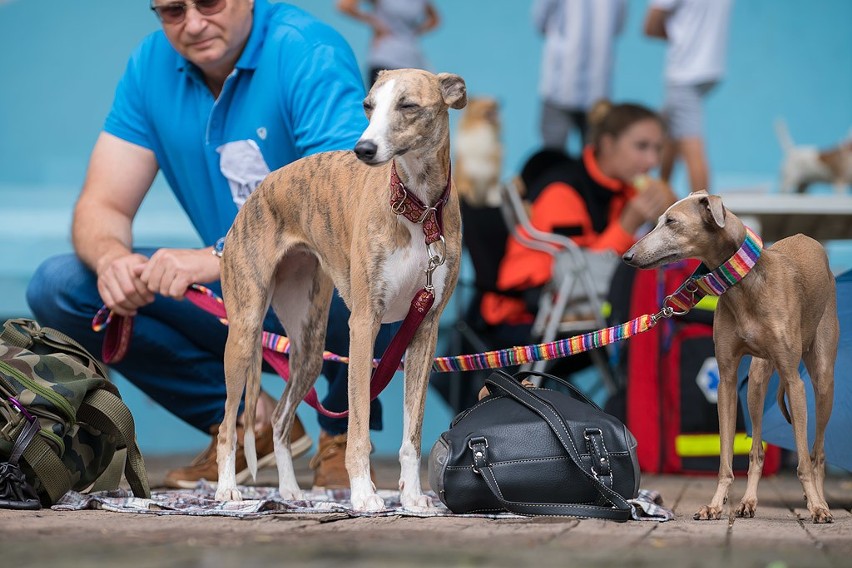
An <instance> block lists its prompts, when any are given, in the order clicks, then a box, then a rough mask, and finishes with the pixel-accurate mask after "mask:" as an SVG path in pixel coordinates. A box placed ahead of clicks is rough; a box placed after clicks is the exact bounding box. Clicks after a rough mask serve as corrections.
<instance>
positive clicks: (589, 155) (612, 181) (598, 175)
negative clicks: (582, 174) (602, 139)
mask: <svg viewBox="0 0 852 568" xmlns="http://www.w3.org/2000/svg"><path fill="white" fill-rule="evenodd" d="M583 165H584V166H585V167H586V171H587V172H589V175H590V176H591V177H592V179H593V180H594V181H595V183H597V184H599V185H601V186H603V187H605V188H607V189H609V190H610V191H621V190H622V189H624V187H625V185H626V184H625V183H624V182H623V181H621V180H619V179H616V178H614V177H610V176H608V175H606V174H605V173H603V172H602V171H601V168H600V166H599V165H598V161H597V160H596V159H595V151H594V149H593V148H592V146H591V145H589V146H586V147H585V148H583Z"/></svg>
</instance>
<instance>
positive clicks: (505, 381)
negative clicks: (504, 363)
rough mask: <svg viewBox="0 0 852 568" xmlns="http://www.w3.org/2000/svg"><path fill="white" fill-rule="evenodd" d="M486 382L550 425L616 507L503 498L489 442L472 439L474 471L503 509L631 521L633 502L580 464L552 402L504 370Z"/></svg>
mask: <svg viewBox="0 0 852 568" xmlns="http://www.w3.org/2000/svg"><path fill="white" fill-rule="evenodd" d="M485 382H486V383H490V384H492V385H494V386H495V387H497V389H499V390H500V391H502V392H503V393H504V394H506V395H508V396H509V397H510V398H512V399H513V400H515V401H516V402H518V403H520V404H522V405H524V406H526V407H527V408H529V409H530V410H532V411H533V412H535V413H536V414H538V415H539V416H540V417H541V418H542V419H543V420H544V421H545V423H547V424H548V426H550V429H551V430H552V431H553V433H554V434H555V435H556V438H557V439H558V440H559V442H560V444H561V445H562V447H563V448H564V449H565V451H566V452H568V456H569V457H570V458H571V461H573V462H574V465H576V466H577V468H578V469H579V470H580V471H581V472H582V473H583V475H585V476H586V477H587V478H588V479H589V480H590V481H591V482H592V484H593V485H594V486H595V487H596V488H597V490H598V491H599V492H600V494H601V495H602V496H603V497H604V498H605V499H606V500H607V501H609V502H610V503H612V505H613V507H602V506H599V505H580V504H570V503H521V502H517V501H509V500H507V499H505V498H504V497H503V493H502V491H500V486H499V485H498V483H497V479H496V478H495V477H494V472H493V471H492V469H491V466H490V464H489V463H488V440H486V439H485V438H483V437H478V438H472V439H471V440H470V441H469V442H468V446H469V447H470V449H471V450H472V452H473V456H474V470H475V471H477V472H479V473H480V474H481V475H482V478H483V480H484V481H485V484H486V486H487V487H488V489H489V490H490V491H491V492H492V493H493V494H494V496H495V497H496V498H497V500H498V501H499V502H500V504H501V505H502V506H503V507H505V508H506V509H507V510H508V511H512V512H513V513H520V514H525V515H573V516H577V517H595V518H601V519H611V520H616V521H626V520H628V519H630V517H631V512H632V507H631V506H630V503H628V502H627V500H626V499H625V498H624V497H622V496H621V495H619V494H618V493H617V492H616V491H614V490H613V489H611V488H609V487H607V486H606V485H604V484H603V482H601V480H600V479H599V478H598V477H597V476H596V475H594V474H593V473H591V472H589V471H587V470H586V468H585V467H584V466H583V464H582V462H581V461H580V455H579V452H578V451H577V448H576V445H575V444H574V438H573V437H572V436H571V432H570V431H569V430H568V428H567V427H566V426H565V423H564V421H563V420H562V417H561V416H560V415H559V413H558V412H557V411H556V409H554V408H553V406H552V405H551V404H550V403H549V402H547V401H545V400H543V399H542V398H541V397H539V396H537V395H536V394H535V393H534V392H533V391H531V390H530V389H527V388H526V387H523V386H521V385H520V384H519V383H518V382H517V381H516V380H515V379H514V378H512V377H511V376H509V375H507V374H506V373H504V372H502V371H497V372H495V373H493V374H492V375H491V376H490V377H488V378H487V379H486V380H485Z"/></svg>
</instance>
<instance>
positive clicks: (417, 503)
mask: <svg viewBox="0 0 852 568" xmlns="http://www.w3.org/2000/svg"><path fill="white" fill-rule="evenodd" d="M400 502H401V503H402V507H403V508H404V509H407V510H409V511H414V512H418V513H426V512H428V511H431V510H433V509H434V508H435V505H433V504H432V500H431V499H430V498H429V497H428V496H426V495H423V494H422V493H420V494H417V495H413V494H412V495H408V494H405V493H403V494H402V495H400Z"/></svg>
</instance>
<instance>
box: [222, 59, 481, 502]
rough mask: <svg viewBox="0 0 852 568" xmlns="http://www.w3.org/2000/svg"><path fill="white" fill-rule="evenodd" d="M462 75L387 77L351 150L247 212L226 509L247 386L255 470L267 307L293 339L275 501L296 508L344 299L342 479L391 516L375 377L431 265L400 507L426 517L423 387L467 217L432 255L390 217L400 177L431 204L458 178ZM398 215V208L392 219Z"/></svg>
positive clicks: (408, 384)
mask: <svg viewBox="0 0 852 568" xmlns="http://www.w3.org/2000/svg"><path fill="white" fill-rule="evenodd" d="M466 102H467V95H466V89H465V83H464V81H463V80H462V78H461V77H459V76H458V75H452V74H448V73H441V74H439V75H434V74H432V73H429V72H426V71H420V70H412V69H404V70H398V71H388V72H384V73H382V74H381V75H380V76H379V78H378V80H377V81H376V83H375V85H374V86H373V87H372V89H371V90H370V92H369V94H368V95H367V97H366V99H364V110H365V111H366V113H367V117H368V118H369V120H370V123H369V126H368V127H367V129H366V130H365V131H364V133H363V134H362V136H361V138H360V139H359V141H358V143H357V145H356V146H355V151H354V152H351V151H339V152H327V153H321V154H317V155H314V156H310V157H307V158H304V159H301V160H298V161H297V162H294V163H292V164H290V165H288V166H286V167H284V168H281V169H279V170H277V171H275V172H272V173H271V174H269V176H268V177H267V178H266V179H265V180H264V181H263V182H262V183H261V184H260V185H259V186H258V188H257V190H255V192H254V193H253V194H252V195H251V196H250V197H249V199H248V200H247V201H246V203H245V205H244V206H243V207H242V208H241V210H240V212H239V214H238V215H237V217H236V220H235V221H234V224H233V226H232V228H231V230H230V232H229V233H228V235H227V238H226V240H225V247H224V252H223V256H222V292H223V298H224V302H225V308H226V310H227V312H228V319H229V320H230V329H229V331H228V340H227V344H226V347H225V378H226V382H227V402H226V403H225V417H224V420H223V422H222V426H221V428H220V429H219V439H218V444H217V461H218V466H219V483H218V487H217V490H216V499H217V500H220V501H221V500H238V499H240V498H241V495H240V493H239V491H238V490H237V488H236V483H235V477H234V475H235V474H234V468H235V463H234V460H235V447H236V433H235V428H236V421H237V412H238V406H239V401H240V397H241V396H242V392H243V388H244V387H246V384H247V387H246V404H245V417H244V418H245V419H244V423H245V430H246V431H245V452H246V459H247V461H248V463H249V467H250V468H251V469H252V473H253V474H254V473H255V471H256V468H257V463H256V456H255V447H254V432H253V431H252V425H253V424H254V408H255V403H256V400H257V397H258V393H259V390H260V373H261V346H260V334H261V326H262V322H263V317H264V314H265V313H266V312H267V310H268V308H269V307H270V305H271V306H272V308H273V309H274V311H275V313H276V314H277V315H278V317H279V319H280V320H281V323H282V325H283V326H284V328H285V329H286V330H287V334H288V336H289V338H290V341H291V342H292V343H291V348H290V373H291V376H290V381H289V383H288V385H287V388H286V390H285V392H284V394H283V395H282V398H281V400H280V401H279V402H278V404H277V406H276V408H275V411H274V413H273V430H274V436H275V458H276V464H277V466H278V476H279V491H280V494H281V497H282V498H284V499H296V498H299V496H300V495H301V492H300V491H299V486H298V483H297V482H296V476H295V474H294V472H293V463H292V457H291V454H290V448H289V439H290V427H291V425H292V423H293V417H294V415H295V412H296V406H297V405H298V404H299V402H300V401H301V400H302V399H303V398H304V396H305V394H306V393H307V392H308V391H309V390H310V388H311V386H312V385H313V384H314V382H315V380H316V378H317V376H318V375H319V374H320V369H321V366H322V362H323V359H322V351H323V348H324V344H325V329H326V321H327V319H328V312H329V305H330V302H331V298H332V292H333V290H334V288H335V287H336V288H337V290H338V291H339V292H340V295H341V297H342V298H343V300H344V301H345V302H346V305H347V306H348V307H349V309H350V310H351V313H352V315H351V316H350V319H349V330H350V331H349V335H350V351H349V356H350V365H349V437H348V444H347V447H346V469H347V472H348V473H349V479H350V484H351V488H352V505H353V507H354V508H355V509H357V510H378V509H381V508H383V507H384V503H383V502H382V499H381V498H380V497H379V496H378V495H377V494H376V490H375V486H374V485H373V483H372V481H371V479H370V448H371V446H370V435H369V413H370V375H371V369H372V357H373V345H374V343H375V339H376V334H377V333H378V330H379V326H380V325H381V324H382V323H388V322H396V321H400V320H402V319H404V318H405V316H406V313H407V312H408V309H409V305H410V303H411V300H412V298H413V297H414V295H415V293H417V292H418V290H420V289H421V288H423V287H424V285H425V283H426V282H425V278H426V276H425V274H424V271H425V269H426V268H427V265H428V261H429V259H430V258H435V256H436V255H437V256H442V257H443V260H444V262H443V264H441V265H440V266H438V267H437V268H435V269H434V272H433V273H432V274H431V281H432V285H433V286H434V294H435V303H434V306H433V308H432V309H431V310H430V311H429V312H428V314H427V315H426V317H425V319H424V321H423V323H422V324H421V326H420V328H419V329H418V330H417V332H416V334H415V335H414V338H413V340H412V341H411V344H410V345H409V347H408V349H407V351H406V357H405V412H404V425H403V430H404V432H403V437H402V446H401V448H400V450H399V461H400V465H401V474H400V480H399V487H400V491H401V501H402V504H403V506H405V507H409V508H418V507H429V506H430V505H431V503H430V501H429V499H428V498H427V497H425V496H424V495H423V494H422V490H421V484H420V443H421V434H422V430H421V428H422V421H423V410H424V404H425V397H426V388H427V385H428V377H429V372H430V368H431V362H432V357H433V356H434V352H435V343H436V341H437V335H438V319H439V317H440V315H441V312H442V311H443V309H444V307H445V306H446V304H447V301H448V299H449V297H450V295H451V294H452V292H453V289H454V288H455V285H456V278H457V276H458V270H459V258H460V252H461V217H460V213H459V203H458V198H457V196H456V195H455V192H453V191H450V192H449V199H448V201H447V203H446V205H445V206H444V208H443V235H444V239H445V243H446V244H445V246H440V245H441V243H440V242H438V243H436V244H435V246H434V247H432V246H430V247H428V249H427V246H426V244H425V240H424V230H423V227H422V225H421V224H418V223H416V222H412V221H410V220H409V219H407V218H406V217H405V216H404V215H397V214H396V213H395V212H394V210H392V208H391V203H390V196H391V193H390V184H391V175H392V168H393V167H394V166H393V165H394V164H395V171H396V172H398V177H399V180H400V181H401V182H402V183H403V184H404V186H405V190H406V191H407V192H408V193H407V194H406V195H413V196H415V197H417V198H419V200H420V202H422V204H425V205H426V206H434V205H435V203H436V202H437V201H438V200H439V199H440V198H441V196H442V195H445V190H446V189H447V188H448V184H451V183H452V182H451V180H450V138H449V116H448V112H447V110H448V109H449V108H455V109H460V108H463V107H464V106H465V104H466ZM396 209H397V211H399V210H400V208H399V207H397V208H396Z"/></svg>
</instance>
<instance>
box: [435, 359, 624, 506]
mask: <svg viewBox="0 0 852 568" xmlns="http://www.w3.org/2000/svg"><path fill="white" fill-rule="evenodd" d="M533 375H539V376H542V377H546V378H548V379H550V380H553V381H557V382H558V383H561V384H562V385H564V386H565V387H566V388H567V389H568V393H570V394H566V393H564V392H560V391H555V390H550V389H545V388H527V387H524V386H521V384H520V382H521V381H522V380H523V379H524V378H526V377H529V376H533ZM485 384H486V386H487V387H488V391H489V393H490V394H489V395H488V396H487V397H485V398H483V399H482V400H480V401H479V402H478V403H477V404H476V405H474V406H473V407H472V408H470V409H468V410H466V411H464V412H462V413H461V414H459V415H458V416H457V417H456V418H455V419H454V420H453V422H452V424H451V425H450V429H449V430H447V431H446V432H444V433H443V434H441V437H440V438H438V441H437V442H436V443H435V445H434V447H433V448H432V452H431V453H430V455H429V482H430V484H431V486H432V490H433V491H435V493H437V494H438V496H439V498H440V499H441V501H442V502H443V503H444V504H445V505H446V506H447V508H448V509H450V510H451V511H453V512H454V513H490V512H499V511H509V512H512V513H517V514H521V515H563V516H572V517H597V518H603V519H612V520H617V521H626V520H628V519H629V518H630V517H631V505H630V504H629V503H628V502H627V500H628V499H632V498H634V497H636V494H637V492H638V491H639V461H638V459H637V457H636V438H634V437H633V435H632V434H631V433H630V432H629V431H628V430H627V428H626V427H625V426H624V424H623V423H621V421H619V420H618V419H617V418H615V417H614V416H611V415H609V414H606V413H605V412H604V411H603V410H601V409H600V407H598V405H596V404H595V403H594V402H592V401H591V400H589V399H588V398H586V397H585V396H584V395H583V394H582V393H581V392H580V391H578V390H577V389H576V388H574V387H573V386H572V385H571V384H569V383H568V382H567V381H564V380H562V379H560V378H558V377H555V376H553V375H548V374H546V373H536V372H521V373H517V374H516V375H515V376H514V377H512V376H511V375H508V374H506V373H504V372H502V371H497V372H495V373H493V374H492V375H491V376H490V377H489V378H488V379H486V381H485Z"/></svg>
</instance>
